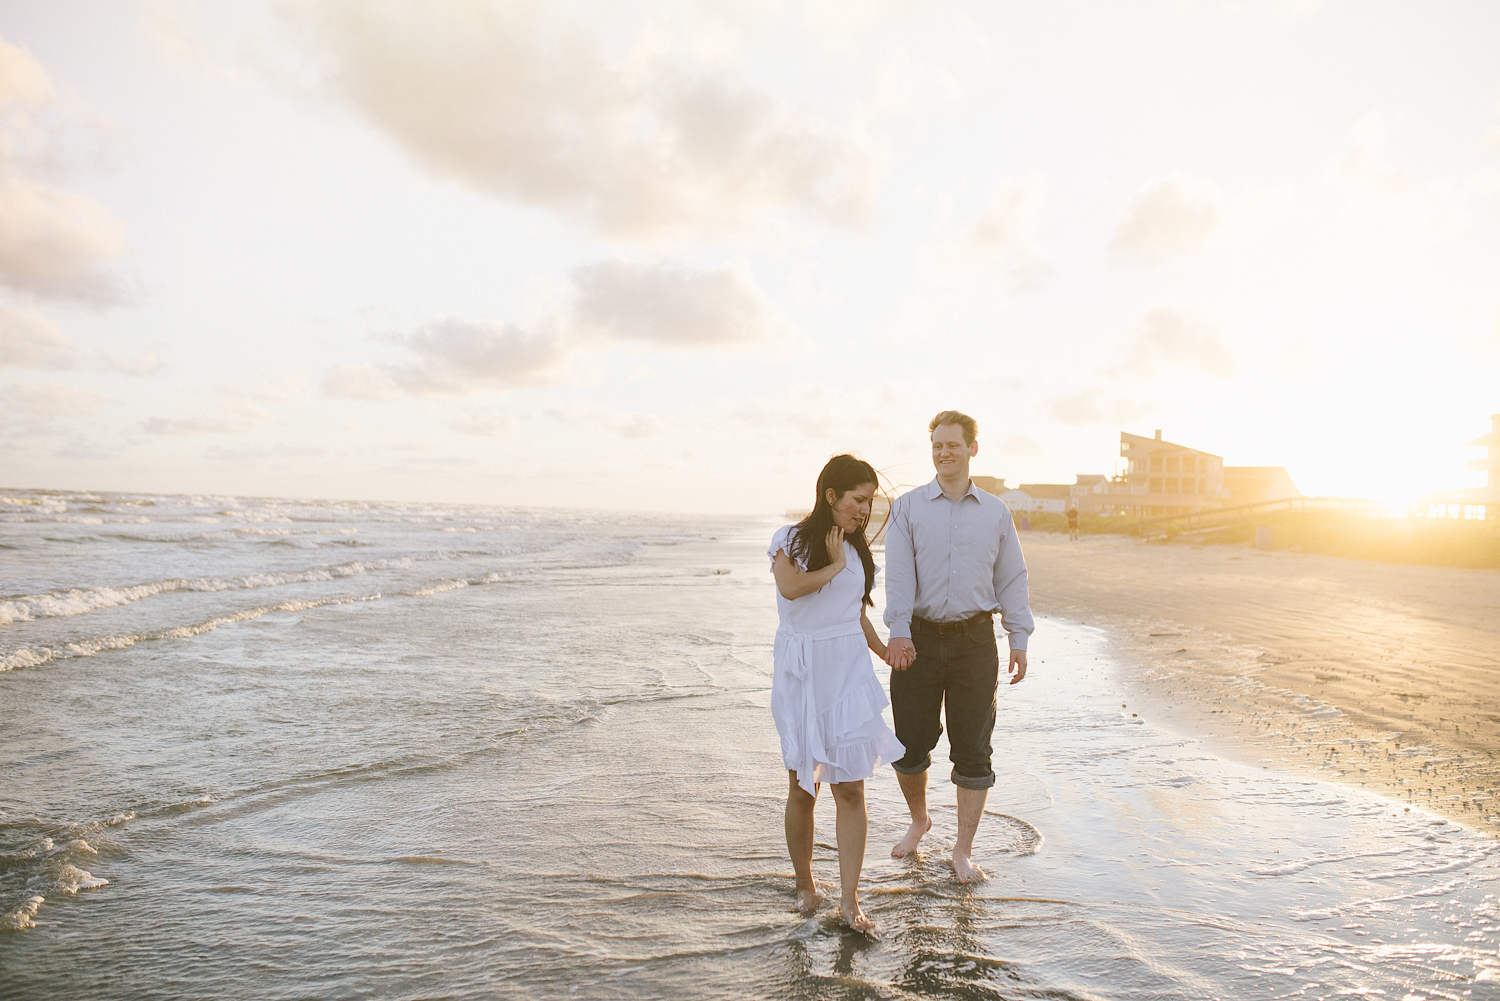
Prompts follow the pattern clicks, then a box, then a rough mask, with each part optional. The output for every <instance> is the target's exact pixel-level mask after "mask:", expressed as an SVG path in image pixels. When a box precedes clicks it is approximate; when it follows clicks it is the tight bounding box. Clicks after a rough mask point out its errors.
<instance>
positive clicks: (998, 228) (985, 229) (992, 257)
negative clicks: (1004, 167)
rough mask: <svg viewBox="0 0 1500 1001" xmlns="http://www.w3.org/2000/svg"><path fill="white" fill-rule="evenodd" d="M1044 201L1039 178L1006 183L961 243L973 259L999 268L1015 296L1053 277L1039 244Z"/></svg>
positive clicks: (1001, 182) (1004, 181) (1009, 180)
mask: <svg viewBox="0 0 1500 1001" xmlns="http://www.w3.org/2000/svg"><path fill="white" fill-rule="evenodd" d="M1042 201H1043V188H1042V182H1041V180H1040V179H1039V178H1035V177H1033V178H1028V179H1025V180H1013V179H1002V180H1001V181H999V182H997V183H996V185H995V190H994V193H993V194H992V195H991V196H990V204H989V207H988V208H986V209H985V212H984V215H982V216H980V217H979V221H978V222H976V223H975V224H974V226H973V228H972V229H970V230H969V231H968V233H966V234H965V235H964V237H963V239H962V240H961V241H960V242H961V246H962V249H963V250H964V251H965V252H966V253H967V254H968V255H969V256H970V257H972V258H974V259H977V260H980V261H983V262H985V263H988V264H990V265H992V266H994V267H997V268H998V269H999V270H1000V271H1001V272H1002V274H1004V276H1005V284H1006V288H1007V289H1009V290H1010V291H1012V292H1026V291H1030V290H1032V289H1037V288H1041V287H1042V286H1043V285H1045V284H1046V283H1047V280H1048V279H1049V278H1050V277H1051V275H1052V265H1051V264H1050V263H1049V262H1048V260H1047V258H1046V255H1045V254H1043V253H1042V250H1041V246H1040V244H1039V241H1038V236H1039V234H1040V232H1041V221H1040V218H1041V210H1042Z"/></svg>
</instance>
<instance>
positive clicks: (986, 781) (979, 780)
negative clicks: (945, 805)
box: [949, 768, 995, 789]
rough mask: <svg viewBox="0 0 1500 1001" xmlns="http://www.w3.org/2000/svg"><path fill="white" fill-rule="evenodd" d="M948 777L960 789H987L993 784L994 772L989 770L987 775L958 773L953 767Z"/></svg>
mask: <svg viewBox="0 0 1500 1001" xmlns="http://www.w3.org/2000/svg"><path fill="white" fill-rule="evenodd" d="M949 777H950V778H951V779H952V780H953V784H954V785H956V786H958V787H959V788H960V789H988V788H990V787H991V786H993V785H994V784H995V773H994V772H990V773H989V774H988V775H960V774H958V769H957V768H955V769H953V774H952V775H951V776H949Z"/></svg>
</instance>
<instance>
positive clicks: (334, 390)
mask: <svg viewBox="0 0 1500 1001" xmlns="http://www.w3.org/2000/svg"><path fill="white" fill-rule="evenodd" d="M323 395H324V396H332V397H335V398H339V399H345V400H391V399H395V398H396V397H398V396H400V395H401V387H400V386H397V385H396V380H395V379H392V378H391V377H390V376H389V375H387V374H386V373H384V372H382V371H380V370H379V369H378V368H376V367H375V366H374V365H335V366H334V367H333V368H332V369H330V370H329V372H328V374H327V375H325V376H324V377H323Z"/></svg>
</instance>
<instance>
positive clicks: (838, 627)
mask: <svg viewBox="0 0 1500 1001" xmlns="http://www.w3.org/2000/svg"><path fill="white" fill-rule="evenodd" d="M877 489H878V488H877V486H876V479H875V470H874V469H873V468H871V466H870V464H869V463H868V462H864V461H862V460H860V459H856V458H855V457H854V456H852V455H836V456H834V457H833V458H832V459H829V460H828V465H826V466H824V467H823V471H822V472H821V473H819V474H818V497H817V500H816V501H815V503H814V505H813V509H812V513H811V514H809V515H808V516H807V517H806V518H803V519H802V520H801V521H800V522H798V523H797V524H795V525H787V526H785V527H784V528H782V529H780V530H779V531H778V532H777V533H776V535H775V536H774V537H773V538H772V539H771V547H770V549H768V550H767V555H769V556H770V557H771V570H772V573H774V574H775V575H776V590H777V598H776V607H777V610H778V611H779V612H780V614H781V626H780V628H779V629H777V631H776V652H775V674H774V675H773V677H772V681H771V716H772V718H774V719H775V721H776V730H777V732H778V733H780V734H781V757H782V760H783V762H784V763H785V764H786V768H787V779H788V788H787V798H786V846H787V851H789V852H790V853H791V856H792V868H793V869H795V870H796V872H797V907H798V909H799V910H801V911H803V912H804V913H811V912H812V911H814V910H816V909H817V907H818V904H820V903H821V902H822V899H821V898H820V897H819V895H818V891H817V887H816V886H815V884H814V883H813V878H812V852H813V806H814V805H815V804H816V803H817V798H818V785H819V783H822V782H827V783H829V784H830V787H831V788H832V790H833V801H834V804H835V805H836V807H837V809H838V825H837V826H838V844H839V879H840V884H841V886H840V891H841V892H840V911H841V913H842V915H843V918H844V920H845V921H846V922H848V924H849V926H850V927H851V928H853V929H855V930H856V931H861V932H868V931H871V930H873V929H874V927H875V923H874V922H873V921H871V920H870V919H869V918H867V917H865V915H864V912H863V911H861V910H860V908H859V872H860V869H861V868H862V867H863V865H864V859H865V832H866V829H867V827H868V825H869V820H868V817H867V815H866V813H865V782H864V780H865V779H867V778H869V777H870V776H871V775H873V774H874V773H875V769H876V768H878V767H880V765H881V764H882V763H883V762H888V761H895V760H897V759H899V758H901V757H902V756H903V755H905V753H906V750H905V748H903V747H902V746H901V744H900V742H899V741H897V740H896V735H895V734H893V733H891V731H890V730H889V729H888V728H887V727H886V725H885V720H883V719H881V716H880V714H881V711H882V710H883V709H885V707H886V706H887V705H889V704H890V702H889V701H888V700H887V699H886V697H885V691H884V690H883V689H882V688H881V687H880V682H879V680H877V679H876V677H875V671H874V669H873V668H872V667H871V665H870V655H869V654H868V653H866V652H865V650H866V648H868V649H870V650H872V651H874V652H875V655H876V656H877V657H882V658H883V657H884V656H885V644H884V643H882V642H880V637H879V636H877V635H876V634H875V627H874V626H872V625H870V620H869V618H867V617H866V615H865V608H866V607H867V606H869V605H872V604H873V602H871V601H870V591H871V589H872V588H874V586H875V573H876V570H877V568H876V566H875V560H874V558H873V557H872V556H871V555H870V546H869V543H868V542H866V541H865V523H866V522H868V521H869V518H870V503H871V502H872V501H873V500H874V499H875V491H876V490H877Z"/></svg>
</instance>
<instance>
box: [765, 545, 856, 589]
mask: <svg viewBox="0 0 1500 1001" xmlns="http://www.w3.org/2000/svg"><path fill="white" fill-rule="evenodd" d="M825 542H826V544H827V546H828V555H829V558H830V559H832V561H833V562H831V563H829V564H828V565H827V566H826V567H824V568H823V569H821V570H801V569H799V568H798V567H797V564H795V563H793V562H792V558H791V557H790V556H788V555H787V552H786V550H785V549H778V550H776V562H775V563H774V564H772V567H771V572H772V573H774V574H775V575H776V590H778V591H780V592H781V596H782V597H783V598H786V599H787V600H789V601H794V600H796V599H797V598H800V597H802V596H803V595H804V594H812V593H813V592H814V591H816V590H817V589H818V588H820V587H822V586H823V585H824V584H827V583H828V582H829V581H831V580H833V578H835V577H837V576H838V575H839V573H840V572H841V571H842V570H843V569H844V533H843V532H841V531H839V530H838V529H837V528H835V529H833V530H832V531H830V532H829V533H828V538H827V539H826V540H825Z"/></svg>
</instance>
